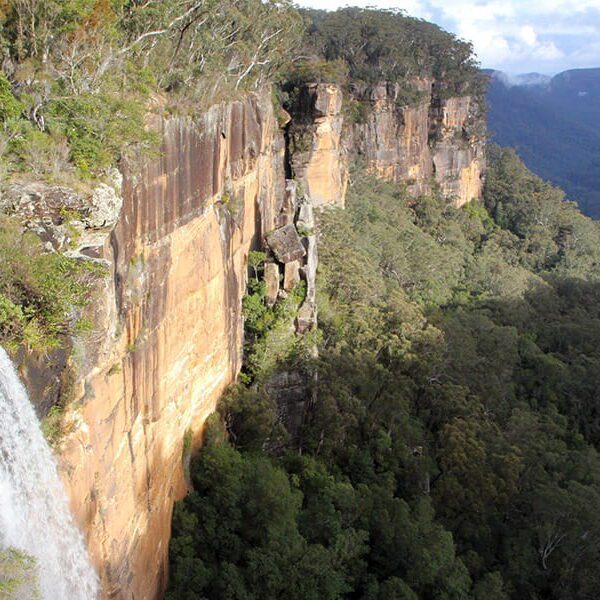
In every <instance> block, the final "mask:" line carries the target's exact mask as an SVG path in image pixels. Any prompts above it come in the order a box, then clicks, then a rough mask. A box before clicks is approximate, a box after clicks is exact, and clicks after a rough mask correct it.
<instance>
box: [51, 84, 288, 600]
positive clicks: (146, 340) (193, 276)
mask: <svg viewBox="0 0 600 600" xmlns="http://www.w3.org/2000/svg"><path fill="white" fill-rule="evenodd" d="M157 127H159V128H160V130H161V133H162V137H163V144H162V148H161V153H160V157H159V158H157V159H155V160H153V161H151V162H150V163H149V164H148V165H147V166H145V167H144V168H143V170H142V171H141V172H133V171H132V172H129V171H128V170H127V169H124V178H123V185H122V200H123V202H122V207H121V208H120V210H119V211H118V212H117V213H116V215H115V217H116V222H115V223H113V224H112V225H113V226H114V227H113V229H112V231H107V230H106V229H104V230H102V229H100V230H98V229H94V228H90V227H88V228H86V229H85V235H84V239H83V241H82V242H81V243H80V245H81V246H83V247H81V248H80V251H82V252H83V253H85V254H88V255H93V256H96V257H97V258H98V259H100V260H104V261H106V264H107V265H108V268H109V274H108V275H107V276H106V278H105V279H104V280H103V281H102V282H101V283H100V284H99V288H100V289H99V293H98V295H97V300H96V301H95V303H94V305H93V307H92V312H93V315H92V316H93V318H94V323H95V327H94V333H93V334H92V335H91V336H90V337H88V338H87V339H85V340H83V341H76V344H75V348H74V350H73V353H72V357H71V359H70V361H71V365H70V369H71V371H72V373H73V379H74V380H75V381H76V383H75V384H74V389H73V390H72V392H71V396H72V398H71V400H72V402H71V404H70V414H68V415H67V417H66V420H67V421H68V422H69V429H70V432H69V434H68V435H67V436H66V437H65V439H64V440H63V442H62V445H61V447H60V449H59V457H60V467H61V469H62V473H63V478H64V481H65V483H66V485H67V488H68V492H69V494H70V497H71V501H72V509H73V513H74V515H75V518H76V520H77V522H78V523H79V525H80V526H81V528H82V530H83V531H84V534H85V536H86V539H87V541H88V546H89V550H90V554H91V556H92V559H93V561H94V563H95V564H96V566H97V568H98V570H99V574H100V577H101V580H102V586H103V590H104V594H105V595H106V597H110V598H128V599H130V598H136V599H152V598H155V597H157V596H159V595H160V593H161V591H162V590H163V589H164V584H165V582H166V574H167V552H168V542H169V534H170V524H171V512H172V507H173V502H174V500H175V499H177V498H178V497H181V496H182V494H183V493H185V483H184V476H183V469H182V456H183V454H184V438H185V437H186V432H187V431H188V430H190V429H191V430H193V431H194V432H195V433H196V434H197V433H198V432H200V431H201V426H202V424H203V422H204V420H205V419H206V417H207V416H208V415H209V414H210V413H211V412H212V411H213V410H214V407H215V403H216V401H217V399H218V398H219V396H220V395H221V394H222V392H223V390H224V389H225V387H226V386H227V385H229V384H230V383H231V382H232V381H233V380H234V378H235V377H236V375H237V373H238V371H239V367H240V360H241V348H242V329H243V319H242V314H241V299H242V296H243V294H244V292H245V287H246V271H247V255H248V252H249V250H250V248H251V247H252V246H258V245H259V244H260V238H261V237H262V234H263V233H265V232H266V231H268V230H271V229H273V228H274V227H276V226H277V225H278V224H279V221H280V219H279V213H280V211H282V210H285V206H284V199H285V194H284V185H285V177H284V160H283V159H284V140H283V135H282V134H281V131H280V130H279V129H278V126H277V123H276V120H275V118H274V116H273V109H272V104H271V99H270V96H269V95H264V96H257V95H249V96H248V97H247V98H246V99H245V100H244V101H239V102H233V103H229V104H224V105H219V106H215V107H213V108H211V109H210V110H209V111H208V112H207V113H206V114H205V115H203V116H201V117H200V118H198V119H196V120H194V121H192V120H190V119H179V118H178V119H169V120H165V121H162V122H160V123H159V124H157Z"/></svg>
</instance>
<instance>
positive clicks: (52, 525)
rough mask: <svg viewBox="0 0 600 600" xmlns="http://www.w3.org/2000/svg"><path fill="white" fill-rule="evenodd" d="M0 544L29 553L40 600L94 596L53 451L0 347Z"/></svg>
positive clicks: (89, 568)
mask: <svg viewBox="0 0 600 600" xmlns="http://www.w3.org/2000/svg"><path fill="white" fill-rule="evenodd" d="M0 546H1V547H4V548H7V547H11V546H12V547H14V548H18V549H19V550H22V551H23V552H25V553H27V554H29V555H30V556H32V557H34V558H35V559H36V562H37V570H38V573H37V580H38V585H39V591H40V593H41V598H42V599H43V600H95V599H96V598H97V597H98V579H97V577H96V574H95V572H94V569H93V568H92V565H91V564H90V561H89V559H88V556H87V551H86V548H85V544H84V541H83V536H82V535H81V533H80V532H79V531H78V529H77V527H76V526H75V524H74V523H73V519H72V517H71V514H70V512H69V507H68V504H67V499H66V496H65V492H64V490H63V486H62V482H61V481H60V478H59V476H58V472H57V469H56V463H55V461H54V457H53V456H52V452H51V450H50V448H49V446H48V444H47V442H46V440H45V439H44V436H43V434H42V431H41V429H40V423H39V421H38V419H37V416H36V414H35V411H34V410H33V406H32V405H31V403H30V402H29V398H28V396H27V392H26V391H25V388H24V387H23V384H22V383H21V382H20V380H19V377H18V375H17V373H16V371H15V369H14V367H13V365H12V362H11V360H10V358H9V357H8V355H7V354H6V352H5V351H4V349H3V348H1V347H0Z"/></svg>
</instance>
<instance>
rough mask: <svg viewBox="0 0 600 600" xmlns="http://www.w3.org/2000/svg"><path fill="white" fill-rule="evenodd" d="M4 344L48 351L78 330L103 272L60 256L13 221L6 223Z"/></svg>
mask: <svg viewBox="0 0 600 600" xmlns="http://www.w3.org/2000/svg"><path fill="white" fill-rule="evenodd" d="M0 255H1V256H2V264H1V265H0V342H2V343H3V344H4V345H6V346H8V347H9V348H13V349H16V348H17V347H18V346H20V345H24V346H26V347H27V348H29V349H31V350H36V351H41V352H44V351H46V350H49V349H50V348H56V347H58V346H60V343H61V336H62V335H64V334H66V333H69V332H73V331H75V329H76V328H77V325H78V318H77V316H76V314H77V313H76V311H77V309H78V308H81V307H83V306H85V305H86V304H87V303H88V302H89V301H90V300H91V298H90V290H91V285H92V283H93V280H94V278H95V276H96V275H97V274H98V273H99V268H98V267H97V266H95V265H93V264H90V263H87V262H79V261H76V260H74V259H71V258H68V257H66V256H64V255H62V254H59V253H55V252H45V251H44V250H43V248H42V242H41V240H40V239H39V238H38V237H37V236H35V235H34V234H32V233H23V232H22V231H21V230H20V227H19V225H18V224H17V223H15V222H13V221H12V220H11V219H10V218H9V217H2V218H1V219H0Z"/></svg>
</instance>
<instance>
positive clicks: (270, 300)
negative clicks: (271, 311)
mask: <svg viewBox="0 0 600 600" xmlns="http://www.w3.org/2000/svg"><path fill="white" fill-rule="evenodd" d="M264 276H265V284H266V288H267V289H266V293H265V300H266V301H267V304H268V305H269V306H273V304H275V302H277V296H278V294H279V266H278V265H277V263H265V275H264Z"/></svg>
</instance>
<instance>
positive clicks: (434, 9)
mask: <svg viewBox="0 0 600 600" xmlns="http://www.w3.org/2000/svg"><path fill="white" fill-rule="evenodd" d="M297 2H298V4H299V5H300V6H306V7H311V8H319V9H327V10H329V9H331V10H333V9H335V8H337V7H340V6H345V5H347V4H350V5H352V6H378V7H381V8H402V9H405V10H406V12H407V13H408V14H409V15H411V16H415V17H420V18H423V19H427V20H428V21H433V22H434V23H437V24H438V25H440V26H442V27H443V28H444V29H447V30H448V31H452V32H453V33H455V34H457V35H458V36H459V37H461V38H463V39H466V40H469V41H471V42H473V45H474V47H475V52H476V53H477V55H478V57H479V60H480V62H481V64H482V66H484V67H488V68H494V69H500V70H503V71H506V72H508V73H512V74H516V73H527V72H531V71H537V72H539V73H545V74H548V75H553V74H555V73H558V72H559V71H564V70H566V69H575V68H583V67H600V0H571V1H568V0H405V1H402V0H396V1H393V0H366V1H361V0H355V1H354V2H343V1H342V2H340V1H338V0H297Z"/></svg>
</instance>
